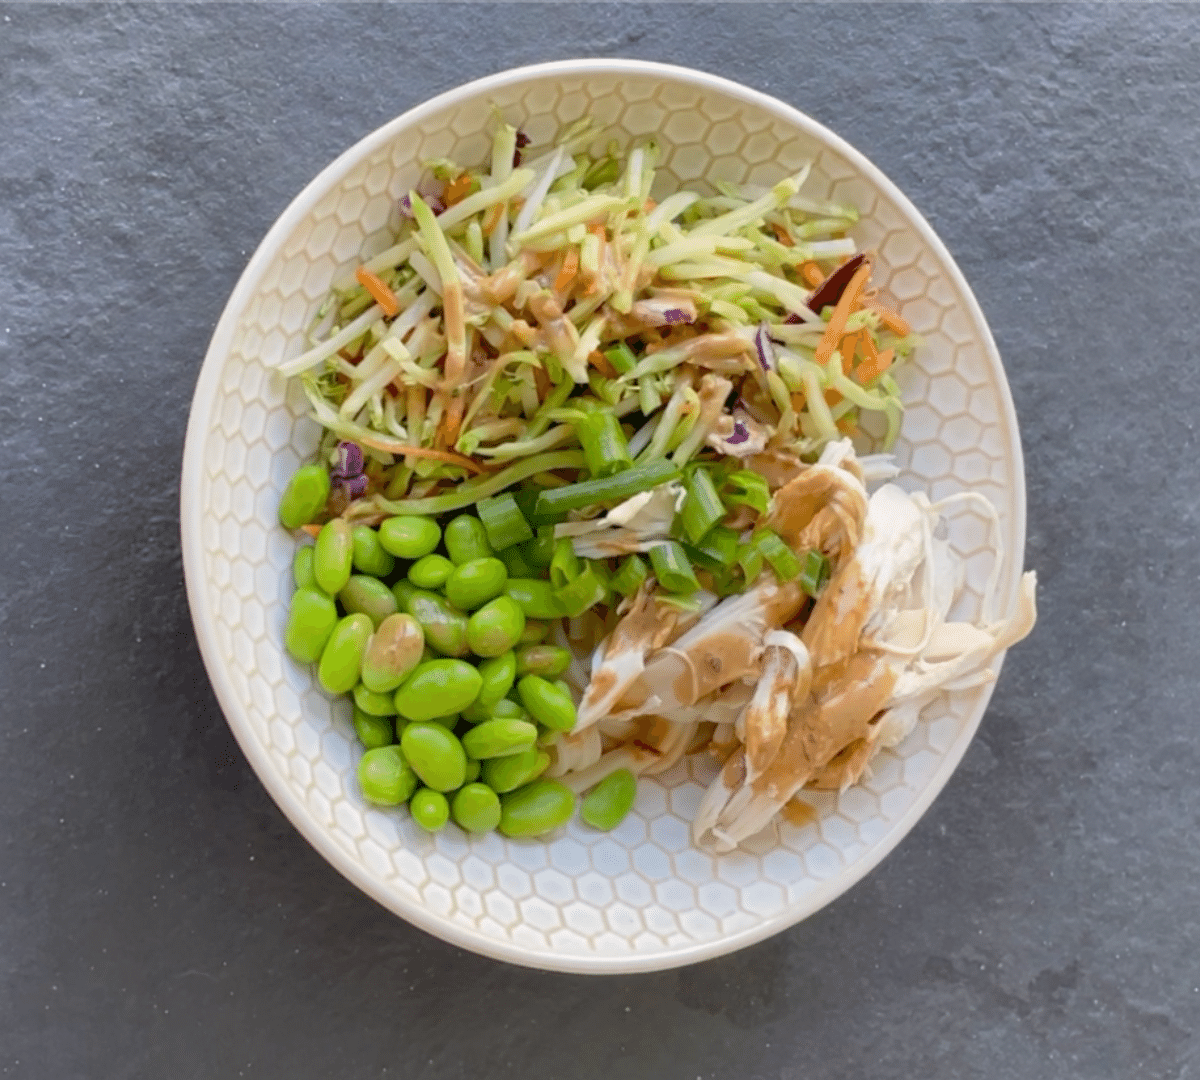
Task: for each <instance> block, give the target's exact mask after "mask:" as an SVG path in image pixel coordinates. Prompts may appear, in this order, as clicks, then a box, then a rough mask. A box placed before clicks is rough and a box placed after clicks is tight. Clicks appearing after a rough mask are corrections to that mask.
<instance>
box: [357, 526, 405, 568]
mask: <svg viewBox="0 0 1200 1080" xmlns="http://www.w3.org/2000/svg"><path fill="white" fill-rule="evenodd" d="M350 535H351V537H352V538H353V541H354V554H353V556H352V561H353V563H354V566H355V569H358V570H361V571H362V572H363V573H364V574H372V575H374V576H375V577H378V578H381V577H387V576H388V574H390V573H391V572H392V571H393V570H394V569H395V568H396V560H395V558H394V557H393V556H392V555H391V554H390V553H388V552H386V551H384V550H383V545H382V544H381V543H380V542H379V533H377V532H376V531H375V530H374V529H372V528H371V527H370V526H368V525H355V526H354V528H353V529H351V530H350Z"/></svg>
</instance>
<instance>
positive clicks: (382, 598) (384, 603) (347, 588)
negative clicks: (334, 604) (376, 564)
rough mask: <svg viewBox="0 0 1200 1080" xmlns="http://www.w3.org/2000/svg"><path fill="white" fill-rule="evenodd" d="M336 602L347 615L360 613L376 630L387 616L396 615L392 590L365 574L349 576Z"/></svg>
mask: <svg viewBox="0 0 1200 1080" xmlns="http://www.w3.org/2000/svg"><path fill="white" fill-rule="evenodd" d="M338 600H340V601H341V604H342V607H343V608H345V609H346V613H347V614H350V615H352V614H354V613H355V612H361V613H362V614H363V615H366V616H367V617H368V618H369V619H370V620H371V622H372V623H374V625H375V627H376V628H377V629H378V627H379V626H380V625H382V623H383V620H384V619H386V618H387V617H388V616H389V615H395V614H396V597H395V596H393V595H392V590H391V589H389V588H388V587H387V586H386V585H385V584H384V583H383V582H382V581H380V580H379V579H378V578H373V577H368V576H367V575H366V574H351V575H350V580H349V581H347V582H346V584H345V585H344V586H343V587H342V590H341V592H339V593H338Z"/></svg>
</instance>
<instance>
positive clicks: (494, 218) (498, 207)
mask: <svg viewBox="0 0 1200 1080" xmlns="http://www.w3.org/2000/svg"><path fill="white" fill-rule="evenodd" d="M503 216H504V203H494V204H493V205H492V208H491V209H490V210H489V211H488V212H487V213H486V214H485V215H484V217H483V235H484V236H491V235H492V233H494V232H495V231H496V226H497V225H499V224H500V219H501V218H502V217H503Z"/></svg>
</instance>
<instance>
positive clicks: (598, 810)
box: [579, 769, 637, 832]
mask: <svg viewBox="0 0 1200 1080" xmlns="http://www.w3.org/2000/svg"><path fill="white" fill-rule="evenodd" d="M636 798H637V777H635V776H634V775H633V773H631V772H630V771H629V770H628V769H617V770H616V772H611V773H609V774H608V775H607V776H606V777H605V778H604V779H603V780H601V781H600V783H598V784H597V785H596V786H595V787H594V788H592V790H591V791H589V792H588V793H587V795H586V796H584V800H583V804H582V805H581V806H580V808H579V816H580V817H581V818H583V820H584V821H586V822H587V823H588V824H589V825H590V826H591V827H592V828H593V829H603V830H604V831H605V832H607V831H608V830H609V829H615V828H616V827H617V826H618V825H620V824H621V822H622V821H624V820H625V815H626V814H628V813H629V811H630V810H632V809H633V802H634V799H636Z"/></svg>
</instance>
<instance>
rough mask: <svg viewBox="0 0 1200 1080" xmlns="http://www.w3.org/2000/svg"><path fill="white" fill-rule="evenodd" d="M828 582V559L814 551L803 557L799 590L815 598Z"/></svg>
mask: <svg viewBox="0 0 1200 1080" xmlns="http://www.w3.org/2000/svg"><path fill="white" fill-rule="evenodd" d="M828 580H829V559H828V558H826V557H825V556H824V555H822V554H821V553H820V552H819V551H817V550H816V549H813V550H812V551H810V552H809V553H808V554H807V555H805V556H804V567H803V569H802V570H801V571H800V588H802V589H803V590H804V591H805V592H806V593H808V595H809V596H811V597H813V598H814V599H815V598H816V595H817V593H819V592H820V591H821V590H822V589H823V588H824V587H825V583H826V582H827V581H828Z"/></svg>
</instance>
